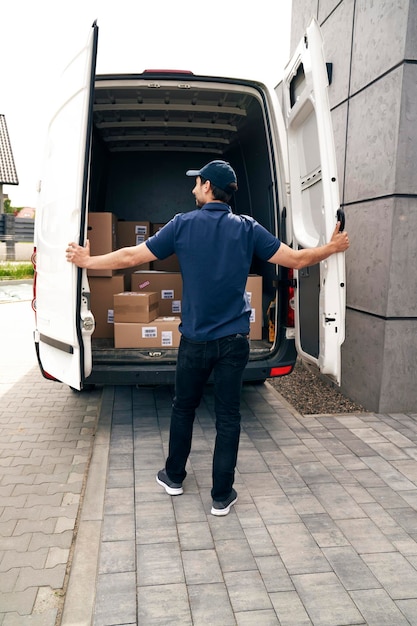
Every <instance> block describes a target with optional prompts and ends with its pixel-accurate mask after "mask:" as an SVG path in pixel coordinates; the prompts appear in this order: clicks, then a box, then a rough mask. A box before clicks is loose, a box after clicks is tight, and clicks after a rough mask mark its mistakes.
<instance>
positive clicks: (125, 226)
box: [117, 220, 151, 248]
mask: <svg viewBox="0 0 417 626" xmlns="http://www.w3.org/2000/svg"><path fill="white" fill-rule="evenodd" d="M150 233H151V223H150V222H124V221H123V220H119V221H118V222H117V247H118V248H126V247H128V246H138V245H139V244H140V243H142V242H144V241H146V240H147V239H148V238H149V235H150Z"/></svg>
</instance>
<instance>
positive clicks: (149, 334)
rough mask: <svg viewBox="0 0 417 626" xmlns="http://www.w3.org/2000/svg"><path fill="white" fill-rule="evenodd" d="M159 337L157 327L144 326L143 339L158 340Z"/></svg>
mask: <svg viewBox="0 0 417 626" xmlns="http://www.w3.org/2000/svg"><path fill="white" fill-rule="evenodd" d="M157 337H158V331H157V329H156V326H144V327H143V328H142V339H156V338H157Z"/></svg>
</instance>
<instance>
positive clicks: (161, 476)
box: [156, 468, 184, 496]
mask: <svg viewBox="0 0 417 626" xmlns="http://www.w3.org/2000/svg"><path fill="white" fill-rule="evenodd" d="M156 482H157V483H158V485H161V487H163V488H164V489H165V491H166V492H167V494H169V495H170V496H180V495H181V494H182V493H184V489H183V488H182V483H174V482H172V480H171V479H170V478H169V476H168V474H167V473H166V470H165V468H164V469H161V470H159V472H158V473H157V475H156Z"/></svg>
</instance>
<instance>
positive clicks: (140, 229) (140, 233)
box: [135, 224, 148, 246]
mask: <svg viewBox="0 0 417 626" xmlns="http://www.w3.org/2000/svg"><path fill="white" fill-rule="evenodd" d="M135 235H136V245H137V246H138V245H139V244H140V243H143V242H144V241H145V240H146V237H147V236H148V228H147V226H145V225H141V224H136V226H135Z"/></svg>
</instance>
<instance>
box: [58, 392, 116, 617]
mask: <svg viewBox="0 0 417 626" xmlns="http://www.w3.org/2000/svg"><path fill="white" fill-rule="evenodd" d="M113 400H114V387H104V389H103V396H102V404H101V408H100V415H99V419H98V425H97V432H96V436H95V440H94V445H93V451H92V456H91V463H90V467H89V470H88V478H87V484H86V489H85V494H84V499H83V503H82V508H81V515H80V521H79V527H78V533H77V538H76V542H75V548H74V552H73V557H72V564H71V568H70V574H69V581H68V587H67V591H66V594H65V603H64V608H63V613H62V620H61V626H90V625H91V624H92V623H93V612H94V603H95V596H96V581H97V572H98V565H99V556H100V544H101V531H102V526H103V518H104V496H105V489H106V480H107V468H108V460H109V450H110V432H111V419H112V412H113Z"/></svg>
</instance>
